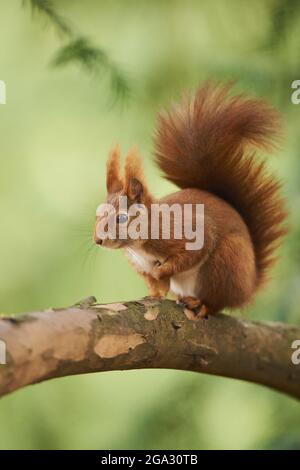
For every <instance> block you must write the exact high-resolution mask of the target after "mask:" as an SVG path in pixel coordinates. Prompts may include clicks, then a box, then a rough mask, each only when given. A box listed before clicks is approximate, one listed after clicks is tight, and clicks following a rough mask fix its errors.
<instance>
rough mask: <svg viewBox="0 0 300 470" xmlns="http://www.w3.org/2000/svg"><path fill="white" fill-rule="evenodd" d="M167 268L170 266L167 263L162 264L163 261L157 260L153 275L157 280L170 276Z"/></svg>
mask: <svg viewBox="0 0 300 470" xmlns="http://www.w3.org/2000/svg"><path fill="white" fill-rule="evenodd" d="M167 268H168V266H167V264H166V263H163V264H161V262H160V261H158V260H157V261H156V262H155V264H154V267H153V268H152V271H151V275H152V276H153V277H154V279H156V280H157V281H159V280H160V279H163V278H165V277H169V276H170V274H169V271H168V269H167Z"/></svg>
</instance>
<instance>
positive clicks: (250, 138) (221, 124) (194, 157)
mask: <svg viewBox="0 0 300 470" xmlns="http://www.w3.org/2000/svg"><path fill="white" fill-rule="evenodd" d="M229 90H230V85H226V86H215V85H213V84H211V83H206V84H205V85H204V86H202V87H201V88H200V89H199V90H198V92H197V93H196V95H195V96H194V97H193V98H189V99H188V98H186V99H185V100H184V101H183V102H182V104H181V105H179V106H178V107H174V108H173V110H171V111H170V112H169V113H166V114H160V115H159V117H158V128H157V132H156V136H155V151H156V161H157V163H158V165H159V167H160V168H161V169H162V171H163V172H164V174H165V177H166V178H167V179H168V180H170V181H172V182H173V183H175V184H176V185H177V186H179V187H180V188H199V189H203V190H207V191H210V192H212V193H214V194H215V195H217V196H219V197H220V198H222V199H224V200H225V201H227V202H228V203H230V204H231V205H232V206H233V207H234V208H235V209H236V210H237V211H238V212H239V214H240V215H241V216H242V218H243V219H244V221H245V223H246V224H247V226H248V229H249V232H250V235H251V238H252V242H253V246H254V250H255V258H256V267H257V286H259V285H261V284H262V283H263V281H264V280H265V279H266V273H267V270H268V268H269V267H270V266H271V264H272V263H273V261H274V256H273V252H274V249H275V248H276V246H277V245H278V242H279V240H280V238H281V237H282V236H283V234H284V233H285V232H286V230H285V228H284V225H283V221H284V219H285V212H284V209H283V204H282V200H281V198H280V196H279V188H280V183H279V181H278V180H277V179H275V178H274V177H272V176H270V175H269V173H268V172H267V171H266V169H265V162H264V161H257V160H256V158H255V156H254V154H253V153H252V154H251V153H249V150H248V149H247V148H246V147H248V144H252V145H254V146H257V147H260V148H263V149H265V150H268V149H270V148H271V147H272V139H273V138H274V137H276V135H277V134H278V132H279V127H280V126H279V118H278V115H277V112H276V111H275V110H273V109H272V108H270V107H269V106H268V105H267V104H265V103H264V102H263V101H260V100H255V99H248V98H246V97H245V96H244V95H238V96H234V97H231V96H229Z"/></svg>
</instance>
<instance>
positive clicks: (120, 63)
mask: <svg viewBox="0 0 300 470" xmlns="http://www.w3.org/2000/svg"><path fill="white" fill-rule="evenodd" d="M39 3H40V4H43V2H38V1H32V2H30V1H29V0H28V1H25V2H22V1H21V0H10V1H8V0H6V1H3V0H2V1H1V6H0V17H1V28H0V79H1V80H4V81H5V83H6V87H7V104H6V105H1V106H0V158H1V173H0V194H1V197H0V210H1V212H0V213H1V226H2V229H1V244H0V260H1V270H0V291H1V292H0V299H1V304H0V310H1V311H2V312H6V313H7V312H13V313H16V312H22V311H31V310H34V309H42V308H47V307H50V306H66V305H70V304H73V303H74V302H75V301H76V300H79V299H80V298H83V297H86V296H89V295H92V294H93V295H95V296H96V297H97V299H98V300H100V301H101V302H110V301H116V300H121V299H122V300H125V299H133V298H138V297H141V296H143V295H145V294H146V289H145V287H144V285H143V282H142V281H141V279H140V278H139V277H138V276H137V275H136V274H135V273H134V272H133V271H132V270H131V268H130V267H129V265H128V264H127V262H126V260H125V259H124V257H123V255H122V253H121V252H117V251H105V250H100V249H99V250H98V249H97V248H95V249H94V248H93V247H91V243H90V239H91V231H92V225H93V220H94V214H95V209H96V206H97V205H98V203H100V202H101V201H102V200H103V199H104V197H105V181H104V176H105V175H104V169H105V160H106V156H107V152H108V149H109V147H110V146H111V144H112V143H114V142H116V141H118V142H120V144H121V149H122V151H123V152H125V151H126V149H128V148H129V146H130V145H132V144H137V145H138V146H139V148H140V150H141V152H142V155H143V157H144V162H145V172H146V174H147V176H148V180H149V183H150V187H152V188H153V190H154V192H155V193H156V195H163V194H166V193H167V192H168V191H169V190H170V188H171V185H170V184H168V183H166V182H164V181H163V180H162V179H161V178H160V177H159V173H158V170H157V169H156V168H155V167H154V165H153V163H152V161H151V152H152V142H151V135H152V133H153V129H154V123H155V114H156V112H157V110H158V109H160V108H161V107H162V106H165V105H166V104H168V103H169V102H170V101H171V100H172V99H174V98H177V97H178V96H180V94H181V92H182V91H183V90H193V89H194V88H195V87H196V86H197V85H198V84H199V82H201V80H204V79H206V78H215V79H217V80H225V79H235V80H236V81H237V83H236V87H235V89H236V90H238V91H241V90H244V91H247V92H249V93H250V94H255V95H256V96H265V97H266V98H267V99H268V100H269V102H270V103H273V104H274V105H275V106H277V107H278V108H279V109H280V110H281V112H282V114H283V121H284V128H285V130H284V136H285V137H284V140H283V143H282V145H281V148H280V150H279V152H277V155H276V156H275V157H274V158H271V159H270V167H272V169H273V170H274V171H275V172H276V173H277V174H278V175H280V177H281V178H282V180H283V182H284V193H285V196H286V198H287V200H288V206H289V210H290V227H291V231H290V235H289V236H288V237H287V239H286V241H285V244H284V246H283V248H282V250H281V253H280V255H281V256H280V262H279V263H278V265H277V266H276V269H275V271H274V276H273V280H272V282H271V283H270V284H269V286H268V288H267V289H266V290H265V292H264V293H263V294H261V295H260V296H259V297H258V298H257V301H256V303H255V305H253V306H252V307H251V308H249V310H248V311H246V312H242V313H241V315H245V316H247V317H248V318H250V319H262V320H266V319H269V320H275V321H276V320H277V321H284V322H290V323H298V324H299V319H300V313H299V303H300V265H299V242H300V220H299V212H300V184H299V183H300V159H299V154H300V141H299V125H300V105H299V106H297V105H293V104H292V103H291V92H292V90H291V83H292V81H293V80H296V79H300V54H299V52H300V1H299V0H297V1H292V0H289V2H282V1H275V0H264V1H262V0H254V1H252V2H248V1H246V0H231V1H230V2H228V1H226V0H216V1H213V2H212V1H211V0H202V1H200V0H199V1H196V0H195V1H193V0H187V1H183V0H181V1H176V0H173V1H171V0H170V1H168V0H159V1H158V0H152V1H149V0H148V1H146V0H136V1H134V0H127V1H124V0H123V1H122V0H114V1H112V0H111V1H108V0H106V1H102V0H98V1H92V0H85V1H84V2H82V1H79V0H72V1H71V0H60V1H59V2H58V1H56V2H53V4H51V3H50V2H44V7H45V5H46V4H47V5H49V8H50V10H49V9H48V10H47V8H46V10H45V9H44V11H43V9H41V8H40V9H39V8H38V7H37V5H38V4H39ZM47 5H46V6H47ZM32 6H33V7H34V6H35V8H33V11H32ZM51 6H53V7H54V9H53V10H51ZM80 36H84V38H85V39H84V40H81V42H80V41H79V42H78V40H77V39H78V37H80ZM76 41H77V42H76ZM70 44H71V46H70ZM97 48H98V49H97ZM51 62H52V63H53V62H55V63H56V64H57V65H60V67H55V66H51V65H49V64H51ZM274 346H275V345H274ZM295 367H296V366H295ZM0 448H2V449H5V448H9V449H15V448H22V449H48V448H49V449H55V448H56V449H63V448H66V449H74V448H84V449H100V448H102V449H103V448H108V449H116V448H121V449H138V448H141V449H151V448H155V449H163V448H169V449H183V448H185V449H193V448H194V449H218V448H221V449H249V448H257V449H262V448H272V449H276V448H300V407H299V404H298V403H297V402H296V401H295V400H293V399H290V398H288V397H285V396H283V395H280V394H278V393H276V392H272V391H270V390H267V389H265V388H263V387H260V386H256V385H251V384H247V383H242V382H239V381H234V380H230V379H223V378H217V377H207V376H204V375H200V374H199V375H197V374H192V373H188V372H186V373H185V372H180V371H166V370H159V371H156V370H151V371H150V370H139V371H130V372H108V373H102V374H91V375H86V376H79V377H68V378H63V379H58V380H53V381H51V382H49V383H43V384H40V385H36V386H32V387H28V388H26V389H24V390H20V391H18V392H16V393H14V394H12V395H11V396H8V397H5V398H4V399H2V400H1V401H0Z"/></svg>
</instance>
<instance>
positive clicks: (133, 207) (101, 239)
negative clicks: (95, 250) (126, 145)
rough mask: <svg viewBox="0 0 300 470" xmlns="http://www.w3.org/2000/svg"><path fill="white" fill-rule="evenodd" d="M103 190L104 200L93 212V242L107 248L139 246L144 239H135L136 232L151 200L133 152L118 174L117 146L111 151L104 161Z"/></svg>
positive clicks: (135, 151) (145, 215) (140, 166)
mask: <svg viewBox="0 0 300 470" xmlns="http://www.w3.org/2000/svg"><path fill="white" fill-rule="evenodd" d="M106 189H107V198H106V201H105V202H104V203H103V204H101V205H100V206H99V207H98V209H97V213H96V223H95V228H94V242H95V243H96V244H97V245H100V246H104V247H107V248H123V247H126V246H129V245H130V246H134V245H135V246H141V245H142V244H143V243H144V242H145V239H143V238H142V237H138V238H136V233H137V232H138V231H139V228H138V225H139V223H140V222H141V221H142V219H143V218H144V219H143V220H145V218H147V219H148V214H149V213H150V210H148V208H150V205H151V202H152V197H151V195H150V193H149V191H148V188H147V186H146V184H145V179H144V175H143V171H142V164H141V159H140V157H139V155H138V153H137V150H136V149H132V150H130V151H129V152H128V154H127V156H126V159H125V167H124V175H121V172H120V150H119V146H115V147H113V148H112V150H111V151H110V154H109V157H108V160H107V170H106ZM131 228H132V230H130V229H131ZM134 234H135V235H134ZM131 235H133V236H131Z"/></svg>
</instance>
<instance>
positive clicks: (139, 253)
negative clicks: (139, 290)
mask: <svg viewBox="0 0 300 470" xmlns="http://www.w3.org/2000/svg"><path fill="white" fill-rule="evenodd" d="M125 253H126V255H127V256H128V258H129V259H130V261H131V263H133V264H134V265H135V267H136V269H137V270H138V271H139V272H141V273H149V272H150V271H152V269H153V266H154V263H155V261H157V258H156V257H155V256H153V255H150V254H149V253H147V252H146V251H144V250H143V249H142V248H126V249H125Z"/></svg>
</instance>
